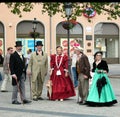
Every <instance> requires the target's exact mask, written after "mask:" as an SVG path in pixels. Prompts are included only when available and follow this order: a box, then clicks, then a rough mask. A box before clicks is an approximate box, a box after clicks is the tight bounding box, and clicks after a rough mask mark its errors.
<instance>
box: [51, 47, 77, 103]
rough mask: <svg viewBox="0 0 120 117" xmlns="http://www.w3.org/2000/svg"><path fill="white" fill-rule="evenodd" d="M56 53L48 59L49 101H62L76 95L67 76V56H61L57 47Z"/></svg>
mask: <svg viewBox="0 0 120 117" xmlns="http://www.w3.org/2000/svg"><path fill="white" fill-rule="evenodd" d="M56 51H57V54H54V55H51V58H50V59H51V60H50V67H51V70H50V80H51V81H52V94H51V96H49V99H50V100H60V101H63V100H64V99H66V98H69V97H72V96H75V95H76V94H75V90H74V86H73V82H72V80H71V78H70V77H69V75H68V56H67V55H63V54H62V52H63V49H62V47H61V46H57V48H56Z"/></svg>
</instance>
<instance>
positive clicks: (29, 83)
mask: <svg viewBox="0 0 120 117" xmlns="http://www.w3.org/2000/svg"><path fill="white" fill-rule="evenodd" d="M28 77H29V85H30V99H31V100H32V93H31V75H29V76H28Z"/></svg>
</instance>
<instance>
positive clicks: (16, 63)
mask: <svg viewBox="0 0 120 117" xmlns="http://www.w3.org/2000/svg"><path fill="white" fill-rule="evenodd" d="M22 57H23V60H22V59H21V58H20V56H19V54H18V53H17V52H16V51H15V52H14V53H13V54H11V56H10V63H9V65H10V71H11V75H13V74H15V75H16V76H17V78H18V81H19V79H20V77H21V76H22V73H23V72H24V73H25V58H24V56H22ZM12 85H16V81H15V79H14V78H13V79H12Z"/></svg>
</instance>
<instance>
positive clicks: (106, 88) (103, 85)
mask: <svg viewBox="0 0 120 117" xmlns="http://www.w3.org/2000/svg"><path fill="white" fill-rule="evenodd" d="M102 55H103V53H102V52H101V51H98V52H96V53H95V55H94V59H95V61H94V62H93V69H92V72H94V76H93V80H92V85H91V87H90V89H89V94H88V97H87V101H86V104H87V105H89V106H111V105H113V104H115V103H117V99H116V97H115V94H114V91H113V88H112V86H111V83H110V79H109V78H108V75H107V73H108V72H109V68H108V65H107V62H106V61H104V60H102Z"/></svg>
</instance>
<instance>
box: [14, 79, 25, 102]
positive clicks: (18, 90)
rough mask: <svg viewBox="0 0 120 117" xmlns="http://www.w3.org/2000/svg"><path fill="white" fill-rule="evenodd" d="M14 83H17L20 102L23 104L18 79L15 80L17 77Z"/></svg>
mask: <svg viewBox="0 0 120 117" xmlns="http://www.w3.org/2000/svg"><path fill="white" fill-rule="evenodd" d="M16 83H17V88H18V92H19V93H20V99H21V102H22V104H24V103H23V99H22V92H21V89H20V86H19V83H18V80H17V79H16Z"/></svg>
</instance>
